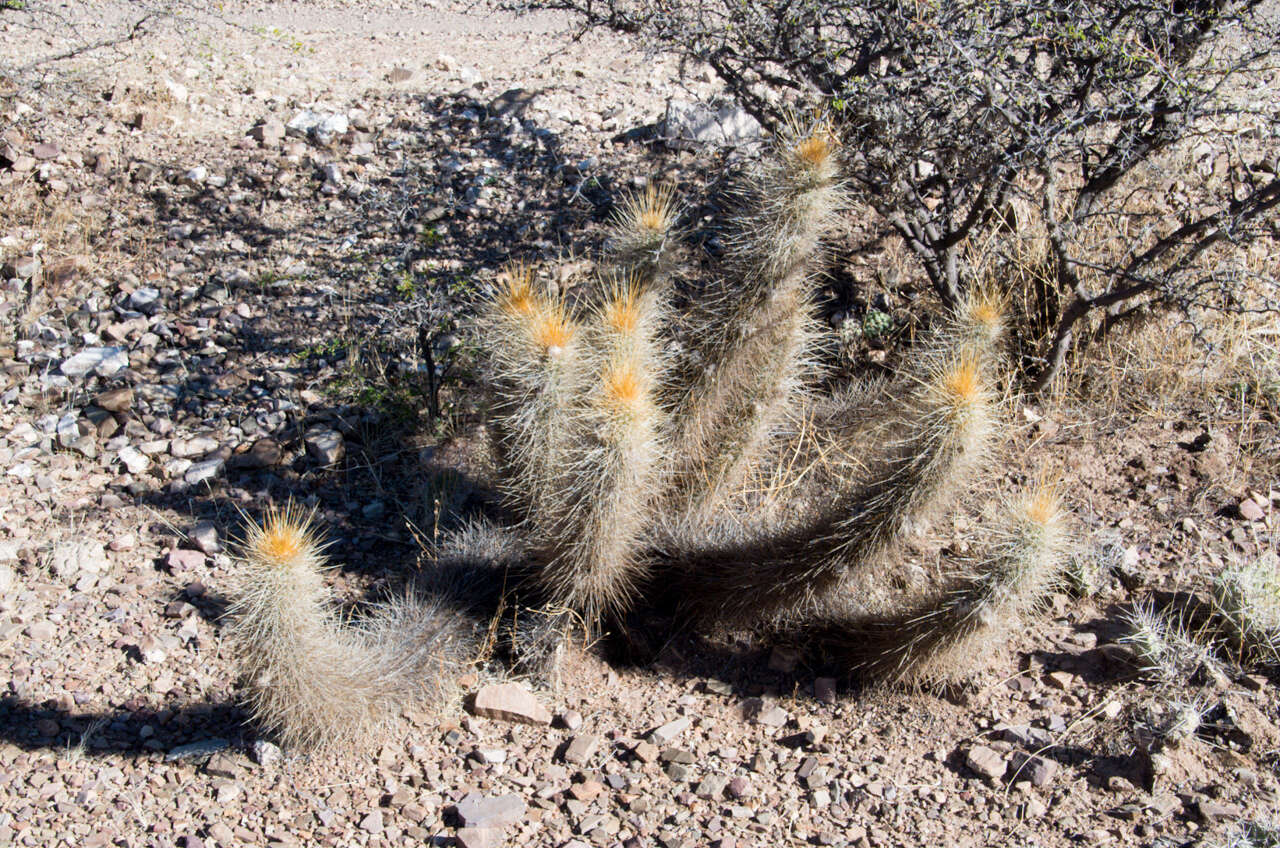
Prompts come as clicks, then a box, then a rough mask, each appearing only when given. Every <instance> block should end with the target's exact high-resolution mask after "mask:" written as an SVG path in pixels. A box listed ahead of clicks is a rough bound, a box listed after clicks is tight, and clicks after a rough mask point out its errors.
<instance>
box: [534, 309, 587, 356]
mask: <svg viewBox="0 0 1280 848" xmlns="http://www.w3.org/2000/svg"><path fill="white" fill-rule="evenodd" d="M576 329H577V328H576V327H574V325H573V322H572V321H571V320H570V319H569V317H568V316H567V315H565V312H564V309H563V307H562V306H560V305H556V306H551V307H547V308H544V309H541V310H539V311H538V312H537V313H536V314H535V315H534V316H533V323H532V326H531V327H530V330H531V335H532V336H533V341H534V344H536V345H538V347H540V348H542V349H543V351H544V352H545V353H546V354H547V355H548V356H558V355H559V354H560V352H561V351H562V350H564V348H565V347H566V346H568V344H569V342H571V341H573V336H574V332H575V330H576Z"/></svg>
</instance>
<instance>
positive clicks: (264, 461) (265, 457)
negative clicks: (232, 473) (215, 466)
mask: <svg viewBox="0 0 1280 848" xmlns="http://www.w3.org/2000/svg"><path fill="white" fill-rule="evenodd" d="M282 459H284V451H283V450H282V449H281V447H280V443H279V442H277V441H276V440H275V439H258V441H256V442H254V443H253V447H251V448H249V450H247V451H245V452H244V453H242V454H240V455H239V456H238V457H236V461H237V464H238V465H240V466H242V467H244V468H270V467H272V466H275V465H279V464H280V461H281V460H282Z"/></svg>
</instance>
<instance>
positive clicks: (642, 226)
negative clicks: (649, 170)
mask: <svg viewBox="0 0 1280 848" xmlns="http://www.w3.org/2000/svg"><path fill="white" fill-rule="evenodd" d="M679 216H680V205H679V202H678V200H677V199H676V194H675V189H674V188H673V187H672V186H671V184H669V183H649V185H647V186H645V189H644V191H642V192H639V193H637V194H633V195H630V196H628V197H627V198H625V199H624V200H623V201H622V203H621V204H619V207H618V209H617V211H616V212H615V213H614V215H613V218H612V220H611V221H610V233H609V237H608V239H607V241H606V242H605V244H606V256H607V257H608V259H609V260H610V261H612V262H613V263H614V264H615V265H617V266H618V267H620V268H622V269H624V270H625V271H627V272H629V273H631V274H634V275H636V276H637V277H638V278H640V279H641V280H643V281H645V282H646V283H647V284H649V285H651V286H654V287H659V286H661V285H662V284H663V283H664V282H665V280H666V278H667V276H668V274H669V273H670V271H671V266H672V260H673V256H674V252H675V251H674V248H675V242H676V220H677V219H678V218H679Z"/></svg>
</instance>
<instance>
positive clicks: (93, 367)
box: [59, 347, 129, 377]
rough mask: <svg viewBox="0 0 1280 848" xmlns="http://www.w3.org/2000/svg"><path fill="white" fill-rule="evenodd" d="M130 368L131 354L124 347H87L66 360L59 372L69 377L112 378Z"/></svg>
mask: <svg viewBox="0 0 1280 848" xmlns="http://www.w3.org/2000/svg"><path fill="white" fill-rule="evenodd" d="M128 367H129V354H128V353H127V352H126V351H125V349H124V348H122V347H87V348H85V349H84V350H82V351H80V352H79V353H77V354H75V355H74V356H71V357H69V358H68V359H66V360H64V361H63V363H62V365H61V366H60V367H59V370H60V371H61V372H62V373H63V374H64V375H65V376H67V377H84V376H86V375H88V374H97V375H98V376H100V377H110V376H111V375H112V374H115V373H117V372H119V371H121V370H123V369H125V368H128Z"/></svg>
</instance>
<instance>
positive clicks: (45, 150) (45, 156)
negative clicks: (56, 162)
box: [31, 141, 62, 162]
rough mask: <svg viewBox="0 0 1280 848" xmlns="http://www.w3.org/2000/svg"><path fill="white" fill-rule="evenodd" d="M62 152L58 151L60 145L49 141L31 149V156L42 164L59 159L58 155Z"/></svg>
mask: <svg viewBox="0 0 1280 848" xmlns="http://www.w3.org/2000/svg"><path fill="white" fill-rule="evenodd" d="M61 152H62V151H61V150H59V149H58V145H56V144H53V143H52V142H48V141H46V142H42V143H40V144H37V145H36V146H35V147H33V148H31V155H32V156H34V157H35V158H37V159H39V160H40V161H42V162H46V161H48V160H50V159H57V158H58V154H59V153H61Z"/></svg>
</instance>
